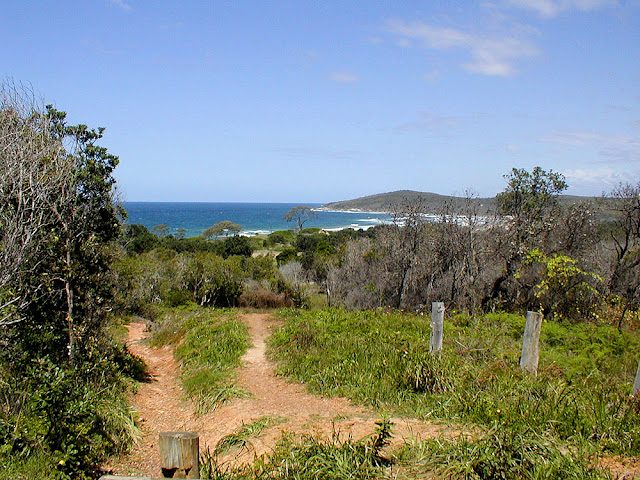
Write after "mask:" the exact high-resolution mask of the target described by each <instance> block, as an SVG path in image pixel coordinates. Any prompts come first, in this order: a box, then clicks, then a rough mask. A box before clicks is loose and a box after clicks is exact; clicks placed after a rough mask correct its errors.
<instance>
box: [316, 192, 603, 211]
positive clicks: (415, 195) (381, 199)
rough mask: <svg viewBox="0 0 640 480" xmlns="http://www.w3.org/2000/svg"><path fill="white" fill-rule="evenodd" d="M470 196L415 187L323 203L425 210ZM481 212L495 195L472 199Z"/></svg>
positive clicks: (572, 199) (567, 200)
mask: <svg viewBox="0 0 640 480" xmlns="http://www.w3.org/2000/svg"><path fill="white" fill-rule="evenodd" d="M587 200H595V199H594V198H593V197H579V196H575V195H561V196H560V201H561V202H562V203H563V204H572V203H578V202H581V201H587ZM467 201H468V200H467V199H466V198H463V197H454V196H450V195H440V194H437V193H430V192H416V191H414V190H398V191H395V192H389V193H377V194H375V195H368V196H366V197H360V198H355V199H353V200H343V201H339V202H331V203H327V204H325V205H323V206H322V207H321V209H322V210H336V211H359V212H394V211H395V210H397V209H398V207H400V206H402V205H403V204H407V203H409V204H415V203H416V202H420V204H421V205H422V211H423V212H424V213H439V212H441V211H442V207H443V205H445V204H449V205H453V206H454V207H460V206H463V205H464V204H465V203H466V202H467ZM469 201H470V202H471V205H473V206H474V207H475V208H476V211H477V213H478V214H479V215H486V214H488V213H492V212H494V211H495V205H496V201H495V197H492V198H473V199H471V200H469Z"/></svg>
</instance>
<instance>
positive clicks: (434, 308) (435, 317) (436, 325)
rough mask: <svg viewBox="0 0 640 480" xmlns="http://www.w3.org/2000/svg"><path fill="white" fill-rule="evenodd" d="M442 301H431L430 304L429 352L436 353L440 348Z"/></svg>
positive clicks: (442, 314)
mask: <svg viewBox="0 0 640 480" xmlns="http://www.w3.org/2000/svg"><path fill="white" fill-rule="evenodd" d="M443 324H444V303H443V302H433V303H432V304H431V340H430V341H429V352H431V353H437V352H439V351H440V350H442V333H443V330H444V325H443Z"/></svg>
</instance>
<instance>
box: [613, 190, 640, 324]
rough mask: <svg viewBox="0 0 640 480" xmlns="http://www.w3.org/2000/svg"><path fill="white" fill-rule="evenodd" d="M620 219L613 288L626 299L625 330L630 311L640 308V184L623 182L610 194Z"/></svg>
mask: <svg viewBox="0 0 640 480" xmlns="http://www.w3.org/2000/svg"><path fill="white" fill-rule="evenodd" d="M608 197H609V199H610V208H611V209H612V210H613V211H614V212H615V214H616V218H615V220H614V223H613V229H612V230H611V232H610V236H611V241H612V243H613V248H614V252H615V255H614V258H613V262H612V263H613V265H612V267H611V275H610V277H609V289H610V291H611V292H612V293H614V294H616V295H618V296H619V297H620V298H621V299H622V300H623V310H622V313H621V315H620V318H619V320H618V329H621V328H622V323H623V321H624V316H625V314H626V312H627V310H629V309H632V308H636V307H638V305H640V182H639V183H638V184H637V185H635V186H634V185H631V184H630V183H621V184H620V185H618V186H617V187H616V188H615V189H613V190H612V191H611V192H610V193H609V195H608Z"/></svg>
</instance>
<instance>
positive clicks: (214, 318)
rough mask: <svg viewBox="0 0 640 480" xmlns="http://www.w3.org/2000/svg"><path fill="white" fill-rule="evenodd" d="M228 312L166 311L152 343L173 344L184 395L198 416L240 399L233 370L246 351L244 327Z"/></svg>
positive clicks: (223, 310) (180, 308)
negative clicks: (191, 402)
mask: <svg viewBox="0 0 640 480" xmlns="http://www.w3.org/2000/svg"><path fill="white" fill-rule="evenodd" d="M236 317H237V313H236V312H234V311H232V310H226V309H222V310H211V309H205V308H202V307H196V306H195V305H191V306H189V307H178V308H176V309H171V310H169V311H167V312H166V313H165V314H164V316H163V317H162V318H161V319H160V321H159V322H158V329H157V331H156V332H155V333H154V335H153V336H152V338H151V340H152V342H155V344H159V343H160V344H161V343H162V342H171V343H177V344H178V346H177V348H176V358H177V359H178V361H179V362H180V368H181V376H182V383H183V387H184V391H185V393H186V394H187V395H188V396H189V397H191V398H193V399H194V400H195V402H196V405H197V407H198V409H199V411H200V412H206V411H210V410H212V409H214V408H215V407H216V406H217V405H218V404H220V403H221V402H223V401H225V400H227V399H229V398H231V397H234V396H241V395H243V392H242V391H241V390H240V389H238V388H237V387H236V386H235V385H234V378H235V376H234V373H233V369H234V368H236V367H239V366H240V364H241V358H242V355H244V353H245V352H246V350H247V348H248V347H249V340H248V336H249V334H248V331H247V327H246V326H245V325H244V324H243V323H242V322H240V321H239V320H237V318H236Z"/></svg>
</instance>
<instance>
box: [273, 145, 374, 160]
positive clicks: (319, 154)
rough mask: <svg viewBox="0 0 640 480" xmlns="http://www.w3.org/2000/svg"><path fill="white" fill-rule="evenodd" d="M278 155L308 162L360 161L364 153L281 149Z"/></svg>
mask: <svg viewBox="0 0 640 480" xmlns="http://www.w3.org/2000/svg"><path fill="white" fill-rule="evenodd" d="M275 152H276V153H279V154H280V155H283V156H286V157H292V158H296V159H307V160H327V159H330V160H358V159H360V158H362V152H359V151H357V150H341V149H333V148H326V147H281V148H276V149H275Z"/></svg>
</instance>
